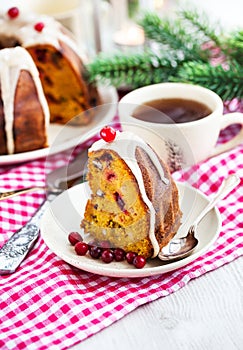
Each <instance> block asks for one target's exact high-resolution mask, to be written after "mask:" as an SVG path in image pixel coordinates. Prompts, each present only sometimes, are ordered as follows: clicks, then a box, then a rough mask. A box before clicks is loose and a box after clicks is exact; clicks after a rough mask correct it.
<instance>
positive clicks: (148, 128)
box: [118, 83, 243, 171]
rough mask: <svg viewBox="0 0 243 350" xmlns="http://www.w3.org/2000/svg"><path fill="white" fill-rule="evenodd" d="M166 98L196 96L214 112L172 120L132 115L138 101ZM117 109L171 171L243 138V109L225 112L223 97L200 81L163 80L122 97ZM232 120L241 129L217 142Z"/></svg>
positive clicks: (126, 127)
mask: <svg viewBox="0 0 243 350" xmlns="http://www.w3.org/2000/svg"><path fill="white" fill-rule="evenodd" d="M163 98H165V99H166V98H178V99H187V100H195V101H198V102H201V103H203V104H204V105H206V106H208V107H209V109H210V110H211V111H212V112H211V113H210V114H209V115H207V116H206V117H204V118H202V119H198V120H194V121H187V122H183V123H170V124H165V123H157V122H156V123H154V122H150V121H144V120H140V119H137V118H135V117H134V116H133V112H134V110H135V109H136V108H137V107H138V106H139V105H142V104H144V103H146V102H149V101H153V100H158V99H163ZM118 113H119V117H120V121H121V124H122V128H123V129H124V130H129V131H132V132H134V133H137V134H139V135H140V136H141V137H142V138H143V139H144V140H145V141H146V142H147V143H148V144H150V145H151V146H152V147H153V148H154V149H155V150H156V152H157V153H158V154H159V156H160V157H161V158H163V159H164V160H165V161H166V162H167V164H168V165H169V167H170V169H171V170H172V171H173V170H178V169H180V168H183V167H185V166H189V165H193V164H196V163H198V162H200V161H202V160H205V159H207V158H210V157H213V156H215V155H217V154H220V153H223V152H226V151H228V150H230V149H232V148H234V147H236V146H237V145H239V144H240V143H242V142H243V113H238V112H235V113H228V114H223V102H222V100H221V98H220V97H219V96H218V95H217V94H216V93H215V92H213V91H211V90H209V89H206V88H204V87H201V86H198V85H192V84H184V83H161V84H154V85H149V86H145V87H142V88H139V89H135V90H133V91H131V92H129V93H128V94H127V95H125V96H124V97H123V98H122V99H121V100H120V102H119V104H118ZM157 113H158V111H157ZM232 124H241V129H240V131H239V133H238V134H237V135H236V136H235V137H233V138H232V139H231V140H229V141H228V142H226V143H224V144H221V145H217V140H218V138H219V133H220V131H221V130H222V129H224V128H226V127H228V126H229V125H232Z"/></svg>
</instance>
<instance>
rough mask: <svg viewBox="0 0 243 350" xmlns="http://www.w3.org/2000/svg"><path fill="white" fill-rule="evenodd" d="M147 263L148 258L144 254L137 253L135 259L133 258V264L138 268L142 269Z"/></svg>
mask: <svg viewBox="0 0 243 350" xmlns="http://www.w3.org/2000/svg"><path fill="white" fill-rule="evenodd" d="M145 264H146V259H145V258H144V257H143V256H142V255H137V256H136V257H135V258H134V259H133V265H134V266H135V267H136V268H137V269H142V268H143V267H144V266H145Z"/></svg>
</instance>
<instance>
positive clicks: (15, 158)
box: [0, 86, 118, 165]
mask: <svg viewBox="0 0 243 350" xmlns="http://www.w3.org/2000/svg"><path fill="white" fill-rule="evenodd" d="M98 89H99V93H100V96H101V100H102V102H103V104H102V105H101V106H98V107H96V108H94V110H95V117H94V119H93V121H92V122H91V123H90V124H89V125H87V126H77V125H70V124H66V125H61V124H56V123H53V124H50V126H49V130H48V138H49V147H47V148H42V149H38V150H35V151H29V152H23V153H18V154H11V155H0V165H7V164H15V163H21V162H27V161H31V160H34V159H37V158H41V157H46V156H49V155H52V154H56V153H58V152H62V151H65V150H67V149H69V148H72V147H75V146H77V145H78V144H80V143H83V142H86V141H87V140H89V139H90V138H91V137H92V136H94V135H95V134H96V133H97V132H98V131H99V130H100V128H101V127H102V126H104V125H106V124H110V123H111V122H112V120H113V118H114V116H115V115H116V112H117V102H118V94H117V91H116V89H115V88H114V87H113V86H100V87H99V88H98Z"/></svg>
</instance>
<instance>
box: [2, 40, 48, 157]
mask: <svg viewBox="0 0 243 350" xmlns="http://www.w3.org/2000/svg"><path fill="white" fill-rule="evenodd" d="M21 70H27V71H29V73H30V74H31V76H32V78H33V80H34V83H35V86H36V89H37V94H38V97H39V100H40V103H41V106H42V109H43V113H44V115H45V127H47V126H48V124H49V118H50V116H49V108H48V105H47V102H46V98H45V96H44V93H43V89H42V85H41V82H40V79H39V73H38V71H37V68H36V66H35V64H34V61H33V60H32V58H31V56H30V55H29V53H28V52H27V51H26V50H25V49H24V48H22V47H20V46H18V47H15V48H11V49H3V50H0V81H1V90H2V100H3V108H4V118H5V133H6V137H7V149H8V154H12V153H14V136H13V122H14V98H15V90H16V85H17V83H18V79H19V74H20V71H21Z"/></svg>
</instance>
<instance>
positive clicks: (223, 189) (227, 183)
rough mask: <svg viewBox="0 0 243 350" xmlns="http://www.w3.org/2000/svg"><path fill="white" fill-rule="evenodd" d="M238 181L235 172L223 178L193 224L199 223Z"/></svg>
mask: <svg viewBox="0 0 243 350" xmlns="http://www.w3.org/2000/svg"><path fill="white" fill-rule="evenodd" d="M239 183H240V178H239V177H238V175H236V174H231V175H229V176H228V177H227V178H225V179H224V180H223V182H222V184H221V186H220V187H219V190H218V191H217V193H216V195H215V196H214V197H213V198H212V199H211V200H210V202H209V203H208V205H207V206H206V207H205V208H204V209H203V211H202V212H201V213H200V214H199V216H198V217H197V218H196V220H195V221H194V225H197V224H199V222H200V221H201V220H202V219H203V218H204V216H205V215H206V214H207V213H208V212H209V211H210V210H211V209H212V208H214V207H215V205H216V204H217V203H218V202H219V201H220V200H221V199H223V198H224V197H226V196H227V195H228V194H229V193H230V192H231V191H232V190H233V189H234V188H235V187H236V186H237V185H238V184H239Z"/></svg>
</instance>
